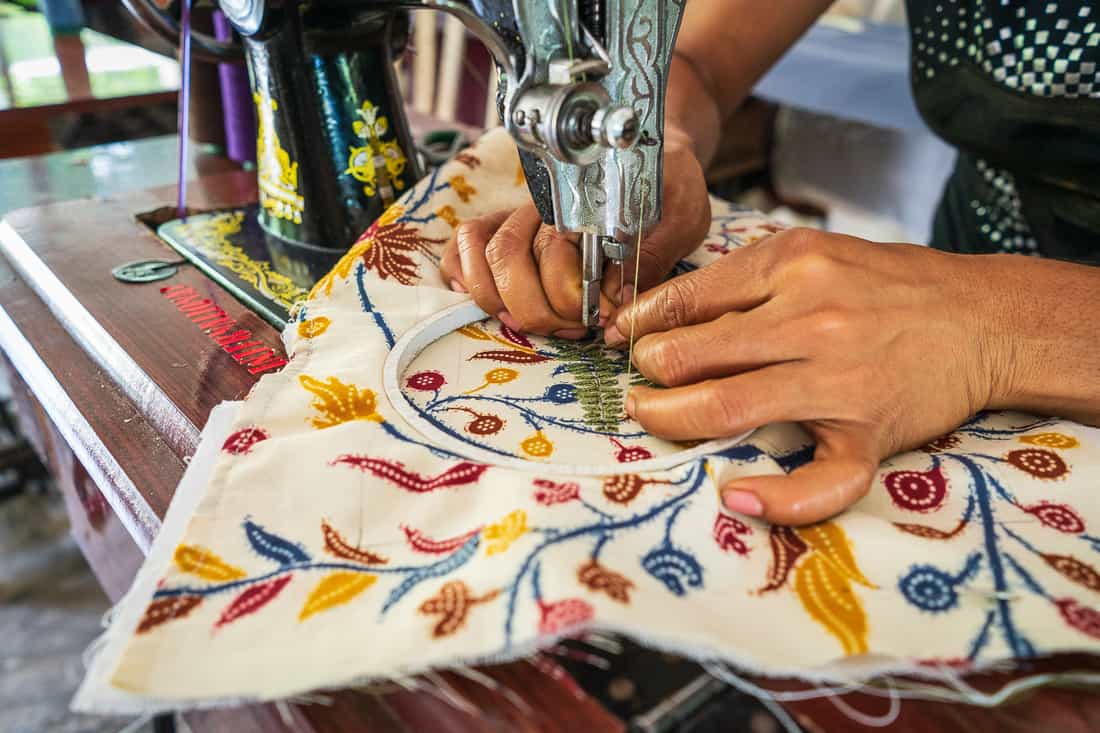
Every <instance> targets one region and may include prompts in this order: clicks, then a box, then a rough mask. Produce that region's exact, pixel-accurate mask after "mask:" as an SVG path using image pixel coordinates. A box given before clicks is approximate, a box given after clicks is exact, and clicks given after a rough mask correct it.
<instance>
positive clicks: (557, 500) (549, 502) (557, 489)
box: [535, 478, 581, 506]
mask: <svg viewBox="0 0 1100 733" xmlns="http://www.w3.org/2000/svg"><path fill="white" fill-rule="evenodd" d="M535 486H536V490H535V501H537V502H538V503H539V504H542V505H543V506H553V505H554V504H564V503H565V502H567V501H573V500H574V499H577V498H579V497H580V495H581V485H580V484H578V483H576V482H575V481H570V482H569V483H564V484H559V483H557V482H554V481H547V480H546V479H541V478H540V479H535Z"/></svg>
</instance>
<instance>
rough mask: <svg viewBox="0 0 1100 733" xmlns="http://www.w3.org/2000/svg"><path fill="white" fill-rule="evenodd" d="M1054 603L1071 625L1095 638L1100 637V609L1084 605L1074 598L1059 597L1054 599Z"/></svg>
mask: <svg viewBox="0 0 1100 733" xmlns="http://www.w3.org/2000/svg"><path fill="white" fill-rule="evenodd" d="M1054 605H1055V606H1057V607H1058V611H1059V612H1060V613H1061V614H1062V618H1063V619H1064V620H1065V622H1066V623H1067V624H1069V625H1070V626H1071V627H1073V628H1075V629H1077V630H1078V631H1080V632H1081V633H1082V634H1087V635H1088V636H1091V637H1092V638H1094V639H1100V611H1097V610H1096V609H1095V608H1089V607H1088V606H1082V605H1081V604H1080V603H1078V602H1077V601H1075V600H1073V599H1072V598H1059V599H1057V600H1055V601H1054Z"/></svg>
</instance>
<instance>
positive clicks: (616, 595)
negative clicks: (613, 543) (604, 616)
mask: <svg viewBox="0 0 1100 733" xmlns="http://www.w3.org/2000/svg"><path fill="white" fill-rule="evenodd" d="M577 580H579V581H580V582H581V584H582V585H584V586H586V587H587V588H588V589H589V590H592V591H596V592H597V593H606V594H607V596H608V598H610V599H611V600H613V601H618V602H619V603H630V591H631V590H632V589H633V588H634V583H633V582H631V581H630V580H629V579H628V578H626V576H624V575H622V574H620V573H617V572H615V571H614V570H609V569H607V568H605V567H604V566H603V565H601V564H600V563H599V562H598V561H596V560H589V561H588V562H586V563H584V564H583V565H581V566H580V567H579V568H577Z"/></svg>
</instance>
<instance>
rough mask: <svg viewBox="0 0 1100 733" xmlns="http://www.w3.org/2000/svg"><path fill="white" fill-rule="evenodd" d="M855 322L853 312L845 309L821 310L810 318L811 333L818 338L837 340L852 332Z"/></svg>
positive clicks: (829, 308)
mask: <svg viewBox="0 0 1100 733" xmlns="http://www.w3.org/2000/svg"><path fill="white" fill-rule="evenodd" d="M853 321H854V319H853V317H852V314H851V312H849V311H847V310H845V309H844V308H838V307H836V306H830V307H826V308H821V309H819V310H817V311H815V312H814V313H813V314H812V315H810V316H809V331H810V333H811V334H812V335H813V336H815V337H817V338H821V339H837V338H841V337H844V336H847V335H848V334H849V333H850V332H851V330H852V326H853Z"/></svg>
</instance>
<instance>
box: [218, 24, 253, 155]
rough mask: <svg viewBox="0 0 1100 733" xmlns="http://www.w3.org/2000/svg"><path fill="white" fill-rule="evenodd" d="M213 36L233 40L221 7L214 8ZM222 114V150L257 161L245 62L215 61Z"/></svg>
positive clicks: (251, 105) (228, 153)
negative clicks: (223, 136) (223, 128)
mask: <svg viewBox="0 0 1100 733" xmlns="http://www.w3.org/2000/svg"><path fill="white" fill-rule="evenodd" d="M214 37H215V38H217V39H218V40H219V41H225V42H229V41H232V40H233V27H232V26H231V25H230V24H229V19H228V18H226V17H225V15H224V14H223V13H222V12H221V11H220V10H216V11H214ZM218 81H220V82H221V93H222V114H223V120H224V123H225V154H226V155H227V156H228V157H229V159H230V160H235V161H237V162H243V161H246V160H247V161H252V162H255V161H256V113H255V110H254V108H253V104H252V88H251V87H250V86H249V83H248V69H246V68H245V66H244V64H218Z"/></svg>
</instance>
